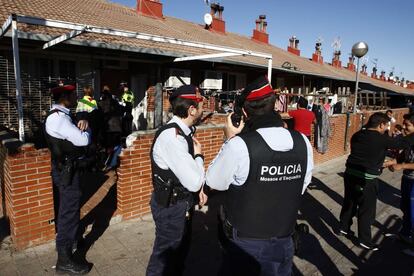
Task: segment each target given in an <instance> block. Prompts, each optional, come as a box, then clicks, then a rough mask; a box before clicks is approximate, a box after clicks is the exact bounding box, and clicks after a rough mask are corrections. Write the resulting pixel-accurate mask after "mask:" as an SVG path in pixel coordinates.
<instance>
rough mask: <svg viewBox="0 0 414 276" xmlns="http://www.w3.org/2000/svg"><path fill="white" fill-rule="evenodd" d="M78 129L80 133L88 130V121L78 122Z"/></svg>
mask: <svg viewBox="0 0 414 276" xmlns="http://www.w3.org/2000/svg"><path fill="white" fill-rule="evenodd" d="M78 128H79V129H80V130H82V131H85V130H87V129H88V121H87V120H80V121H79V122H78Z"/></svg>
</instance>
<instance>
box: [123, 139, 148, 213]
mask: <svg viewBox="0 0 414 276" xmlns="http://www.w3.org/2000/svg"><path fill="white" fill-rule="evenodd" d="M153 139H154V132H151V133H150V134H144V135H138V137H137V140H135V141H134V144H133V146H132V147H130V148H128V149H126V150H124V151H123V152H122V154H121V155H120V166H119V168H118V184H117V200H118V214H119V215H121V216H122V219H124V220H125V219H131V218H136V217H139V216H142V215H144V214H147V213H149V212H150V208H149V201H150V197H151V193H152V182H151V161H150V157H149V152H150V148H151V144H152V140H153Z"/></svg>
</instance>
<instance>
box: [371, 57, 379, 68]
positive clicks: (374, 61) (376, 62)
mask: <svg viewBox="0 0 414 276" xmlns="http://www.w3.org/2000/svg"><path fill="white" fill-rule="evenodd" d="M371 62H372V64H374V67H375V68H378V67H377V66H378V59H377V58H373V59H372V60H371Z"/></svg>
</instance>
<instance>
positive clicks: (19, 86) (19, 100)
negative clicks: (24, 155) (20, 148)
mask: <svg viewBox="0 0 414 276" xmlns="http://www.w3.org/2000/svg"><path fill="white" fill-rule="evenodd" d="M12 44H13V61H14V79H15V81H16V99H17V115H18V118H19V140H20V141H22V142H24V122H23V100H22V79H21V76H20V56H19V37H18V31H17V21H16V20H13V21H12Z"/></svg>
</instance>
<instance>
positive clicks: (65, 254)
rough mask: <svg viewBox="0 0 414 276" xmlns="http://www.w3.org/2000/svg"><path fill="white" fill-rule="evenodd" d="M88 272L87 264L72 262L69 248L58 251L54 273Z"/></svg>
mask: <svg viewBox="0 0 414 276" xmlns="http://www.w3.org/2000/svg"><path fill="white" fill-rule="evenodd" d="M88 272H89V266H88V265H87V264H79V263H76V262H74V261H73V259H72V250H71V248H65V249H58V260H57V263H56V273H58V274H63V273H70V274H86V273H88Z"/></svg>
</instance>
